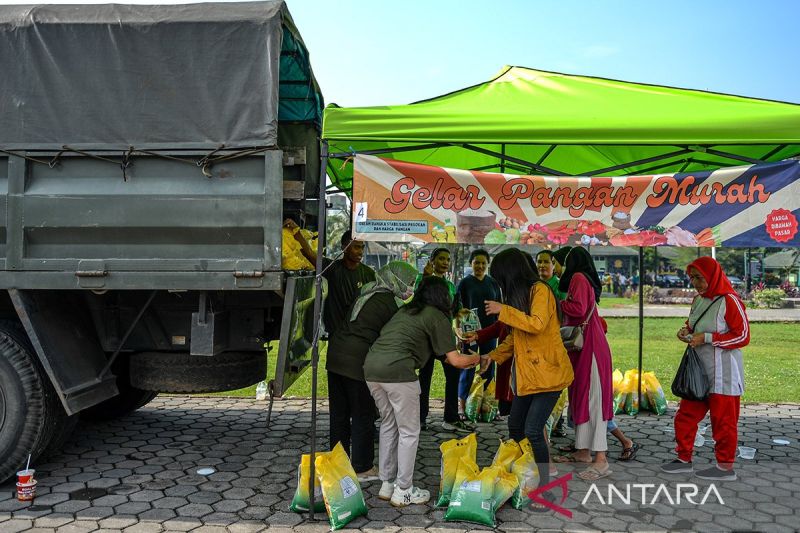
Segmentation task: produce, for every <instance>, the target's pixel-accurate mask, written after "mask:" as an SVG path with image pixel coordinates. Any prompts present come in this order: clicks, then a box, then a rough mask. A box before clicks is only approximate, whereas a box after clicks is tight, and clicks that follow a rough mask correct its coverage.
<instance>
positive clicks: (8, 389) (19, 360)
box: [0, 321, 75, 483]
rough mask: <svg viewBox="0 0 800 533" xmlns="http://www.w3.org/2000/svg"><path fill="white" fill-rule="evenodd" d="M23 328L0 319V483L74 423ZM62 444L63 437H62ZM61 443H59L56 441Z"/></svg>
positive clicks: (68, 429)
mask: <svg viewBox="0 0 800 533" xmlns="http://www.w3.org/2000/svg"><path fill="white" fill-rule="evenodd" d="M74 423H75V417H68V416H67V415H66V413H65V412H64V409H63V407H62V406H61V403H60V402H59V400H58V396H57V395H56V392H55V390H54V389H53V386H52V385H51V384H50V380H49V379H48V378H47V376H46V375H45V373H44V371H43V369H42V368H41V367H40V365H39V362H38V360H37V359H36V356H35V355H34V352H33V348H32V347H31V345H30V343H29V342H28V339H27V336H26V335H25V332H24V330H22V327H21V326H20V325H19V324H17V323H14V322H9V321H0V483H2V482H3V481H5V480H6V479H8V478H9V477H11V476H12V475H13V474H14V473H15V472H16V471H17V470H18V469H20V468H21V467H24V466H25V461H26V459H27V457H28V454H31V457H32V459H36V458H38V457H39V456H40V455H41V454H42V452H44V451H45V449H47V448H48V446H49V445H50V443H51V442H53V441H54V438H56V437H57V438H59V439H65V438H66V435H68V432H69V431H70V430H71V428H72V426H74ZM62 443H63V440H62ZM59 444H61V443H59Z"/></svg>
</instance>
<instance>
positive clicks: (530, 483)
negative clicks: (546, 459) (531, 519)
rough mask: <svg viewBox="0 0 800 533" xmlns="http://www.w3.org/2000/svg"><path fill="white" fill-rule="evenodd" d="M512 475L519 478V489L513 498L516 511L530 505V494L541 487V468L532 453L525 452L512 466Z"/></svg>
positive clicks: (512, 502)
mask: <svg viewBox="0 0 800 533" xmlns="http://www.w3.org/2000/svg"><path fill="white" fill-rule="evenodd" d="M511 473H512V474H514V476H515V477H516V478H517V488H516V490H515V491H514V494H513V495H512V496H511V505H512V506H513V507H514V509H523V508H525V507H527V505H528V504H529V503H530V501H531V500H530V498H528V494H529V493H530V492H531V491H532V490H534V489H535V488H536V487H538V486H539V468H538V467H537V466H536V459H534V458H533V453H532V452H525V453H524V454H523V455H522V457H520V458H519V459H517V460H516V461H514V464H512V465H511Z"/></svg>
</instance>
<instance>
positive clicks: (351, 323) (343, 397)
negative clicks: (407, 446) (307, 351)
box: [325, 261, 417, 483]
mask: <svg viewBox="0 0 800 533" xmlns="http://www.w3.org/2000/svg"><path fill="white" fill-rule="evenodd" d="M375 275H376V280H375V281H374V282H372V283H367V284H366V285H364V286H363V287H362V288H361V292H360V294H359V296H358V297H357V298H356V300H355V302H354V303H353V305H352V306H350V309H348V312H347V314H346V316H345V319H344V321H343V322H342V325H341V326H340V327H339V328H338V329H336V332H335V333H334V334H333V335H331V337H330V340H329V341H328V356H327V359H326V364H325V368H326V369H327V371H328V401H329V404H328V407H329V411H330V444H331V448H333V447H334V446H335V445H336V443H338V442H341V444H342V446H343V447H344V449H345V450H346V451H347V452H348V454H349V455H350V461H351V463H352V464H353V468H354V469H355V471H356V474H357V476H358V480H359V482H361V483H364V482H367V481H373V480H375V479H377V475H378V472H377V470H376V469H375V468H374V466H373V462H374V460H375V445H374V437H375V424H374V421H375V402H374V400H373V399H372V395H371V394H370V392H369V389H368V388H367V384H366V382H365V380H364V358H365V357H366V356H367V352H368V351H369V349H370V347H371V346H372V344H373V343H374V342H375V340H376V339H377V338H378V335H380V332H381V330H382V329H383V327H384V326H385V325H386V324H387V323H388V322H389V320H390V319H391V318H392V317H393V316H394V314H395V313H396V312H397V310H398V309H399V307H400V306H401V305H403V302H404V301H405V300H407V299H408V298H409V297H410V296H411V294H413V291H414V280H415V278H416V276H417V270H416V269H415V268H414V267H412V266H411V265H409V264H408V263H403V262H402V261H392V262H390V263H389V264H388V265H386V266H385V267H383V268H381V269H380V270H378V271H377V272H376V273H375ZM351 445H352V447H351Z"/></svg>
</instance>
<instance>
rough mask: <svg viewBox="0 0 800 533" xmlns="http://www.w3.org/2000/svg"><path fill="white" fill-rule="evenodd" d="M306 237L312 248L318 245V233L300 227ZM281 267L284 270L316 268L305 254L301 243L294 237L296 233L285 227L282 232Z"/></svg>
mask: <svg viewBox="0 0 800 533" xmlns="http://www.w3.org/2000/svg"><path fill="white" fill-rule="evenodd" d="M296 231H299V232H301V233H302V234H303V237H305V238H306V241H307V242H308V245H309V246H311V248H312V249H314V247H315V246H316V234H314V233H311V232H310V231H308V230H304V229H298V230H296ZM281 267H282V268H283V269H284V270H314V268H315V267H314V265H312V264H311V263H310V262H309V260H308V259H306V257H305V256H304V255H303V252H302V251H301V248H300V243H299V242H297V239H295V238H294V233H293V232H292V230H290V229H288V228H283V233H282V234H281Z"/></svg>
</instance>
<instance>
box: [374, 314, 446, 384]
mask: <svg viewBox="0 0 800 533" xmlns="http://www.w3.org/2000/svg"><path fill="white" fill-rule="evenodd" d="M455 349H456V336H455V335H454V334H453V328H452V324H451V321H450V319H449V318H447V317H446V316H445V315H444V313H442V312H441V311H439V310H438V309H436V308H435V307H432V306H426V307H425V308H423V309H422V311H420V312H419V313H417V314H415V315H412V314H411V313H409V309H408V308H407V307H404V308H402V309H400V310H399V311H398V312H397V313H395V315H394V316H393V317H392V319H391V320H389V322H388V323H387V324H386V325H385V326H384V327H383V329H382V330H381V334H380V337H378V340H376V341H375V344H373V345H372V348H370V350H369V353H368V354H367V358H366V360H365V361H364V378H365V379H366V381H375V382H378V383H409V382H412V381H417V379H418V377H417V372H416V371H417V370H419V369H420V368H422V367H423V366H425V364H426V363H427V362H428V360H429V359H430V358H431V357H433V356H434V355H438V354H445V353H447V352H452V351H453V350H455Z"/></svg>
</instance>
